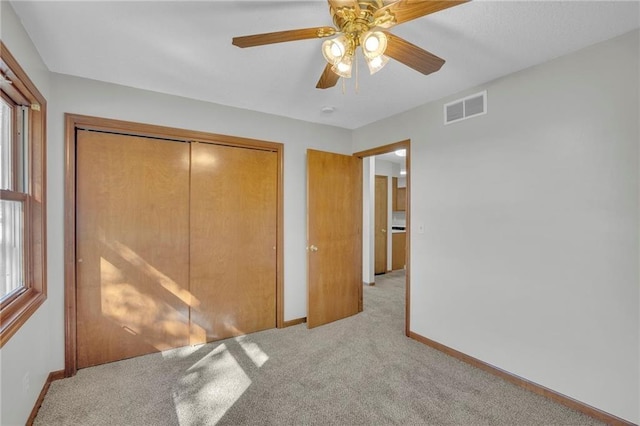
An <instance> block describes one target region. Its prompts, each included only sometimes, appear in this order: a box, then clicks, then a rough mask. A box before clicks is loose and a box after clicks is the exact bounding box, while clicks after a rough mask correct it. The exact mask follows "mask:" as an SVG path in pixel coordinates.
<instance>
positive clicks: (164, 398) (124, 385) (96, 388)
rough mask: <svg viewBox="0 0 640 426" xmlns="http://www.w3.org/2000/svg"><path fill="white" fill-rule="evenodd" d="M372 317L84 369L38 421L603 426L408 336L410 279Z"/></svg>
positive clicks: (392, 283) (386, 286)
mask: <svg viewBox="0 0 640 426" xmlns="http://www.w3.org/2000/svg"><path fill="white" fill-rule="evenodd" d="M364 306H365V311H364V312H363V313H361V314H358V315H356V316H354V317H351V318H348V319H345V320H342V321H338V322H335V323H332V324H329V325H326V326H323V327H319V328H316V329H313V330H308V329H307V328H306V325H304V324H303V325H298V326H295V327H289V328H286V329H282V330H269V331H265V332H260V333H254V334H251V335H248V336H244V337H242V338H235V339H227V340H224V341H220V342H215V343H210V344H207V345H202V346H198V347H189V348H182V349H176V350H172V351H168V352H164V353H162V354H153V355H147V356H143V357H138V358H134V359H130V360H125V361H120V362H115V363H111V364H106V365H102V366H98V367H93V368H87V369H83V370H80V371H79V372H78V374H77V375H76V376H75V377H72V378H69V379H64V380H60V381H57V382H54V383H52V385H51V388H50V389H49V393H48V394H47V396H46V398H45V400H44V403H43V405H42V407H41V409H40V412H39V414H38V417H37V418H36V422H35V423H36V424H37V425H207V424H230V425H240V424H268V425H292V424H296V425H298V424H322V425H331V424H333V425H354V424H367V425H381V424H411V425H417V424H432V425H450V424H451V425H453V424H455V425H483V424H486V425H498V424H500V425H527V424H529V425H552V424H556V425H595V424H599V423H598V422H597V421H595V420H593V419H591V418H589V417H587V416H584V415H583V414H580V413H578V412H575V411H573V410H570V409H568V408H566V407H564V406H561V405H558V404H555V403H553V402H551V401H549V400H547V399H545V398H542V397H540V396H538V395H535V394H532V393H530V392H527V391H525V390H522V389H520V388H518V387H516V386H513V385H511V384H509V383H507V382H504V381H503V380H501V379H499V378H497V377H495V376H492V375H490V374H488V373H485V372H483V371H481V370H478V369H475V368H473V367H470V366H468V365H466V364H464V363H462V362H459V361H457V360H455V359H453V358H450V357H448V356H446V355H444V354H442V353H440V352H438V351H435V350H433V349H430V348H428V347H426V346H424V345H422V344H421V343H418V342H416V341H414V340H411V339H408V338H407V337H405V336H404V334H403V329H404V318H403V312H404V274H403V273H402V272H394V273H391V274H387V275H385V276H378V277H376V285H375V286H374V287H365V289H364Z"/></svg>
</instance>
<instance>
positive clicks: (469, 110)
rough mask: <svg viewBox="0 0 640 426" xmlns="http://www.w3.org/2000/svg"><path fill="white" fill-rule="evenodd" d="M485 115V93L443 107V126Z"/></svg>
mask: <svg viewBox="0 0 640 426" xmlns="http://www.w3.org/2000/svg"><path fill="white" fill-rule="evenodd" d="M486 113H487V91H486V90H485V91H484V92H480V93H476V94H475V95H471V96H467V97H466V98H462V99H458V100H457V101H453V102H449V103H448V104H445V106H444V124H451V123H455V122H456V121H461V120H465V119H467V118H471V117H475V116H477V115H483V114H486Z"/></svg>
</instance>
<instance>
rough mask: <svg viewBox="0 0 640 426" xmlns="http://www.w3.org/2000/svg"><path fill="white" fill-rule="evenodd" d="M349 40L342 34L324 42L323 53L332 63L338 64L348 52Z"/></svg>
mask: <svg viewBox="0 0 640 426" xmlns="http://www.w3.org/2000/svg"><path fill="white" fill-rule="evenodd" d="M347 43H348V40H347V38H346V37H345V36H344V35H340V36H338V37H336V38H332V39H331V40H327V41H325V42H324V43H322V55H323V56H324V58H325V59H326V60H327V62H329V63H330V64H333V65H336V64H337V63H339V62H340V61H341V60H342V58H344V56H345V54H346V53H347Z"/></svg>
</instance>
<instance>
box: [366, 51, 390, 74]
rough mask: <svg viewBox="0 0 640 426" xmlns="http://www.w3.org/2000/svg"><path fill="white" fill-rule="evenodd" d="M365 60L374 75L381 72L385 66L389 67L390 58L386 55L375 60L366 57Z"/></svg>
mask: <svg viewBox="0 0 640 426" xmlns="http://www.w3.org/2000/svg"><path fill="white" fill-rule="evenodd" d="M365 59H366V60H367V66H368V67H369V73H370V74H372V75H373V74H375V73H377V72H378V71H380V70H381V69H382V68H383V67H384V66H385V65H387V62H389V58H387V57H386V56H384V55H380V56H376V57H375V58H368V57H366V56H365Z"/></svg>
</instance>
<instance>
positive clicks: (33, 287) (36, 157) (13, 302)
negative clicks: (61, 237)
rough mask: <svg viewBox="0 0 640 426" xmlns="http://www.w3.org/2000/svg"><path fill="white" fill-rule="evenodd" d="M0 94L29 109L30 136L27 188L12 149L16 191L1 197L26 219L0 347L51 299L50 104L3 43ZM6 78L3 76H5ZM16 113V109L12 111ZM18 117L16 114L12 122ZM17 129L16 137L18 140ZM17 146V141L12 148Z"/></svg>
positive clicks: (0, 326) (1, 315) (0, 316)
mask: <svg viewBox="0 0 640 426" xmlns="http://www.w3.org/2000/svg"><path fill="white" fill-rule="evenodd" d="M0 72H1V75H2V77H6V79H8V80H9V81H10V82H11V84H9V83H4V82H3V83H2V84H0V86H1V92H2V93H1V94H2V97H3V98H4V99H5V100H6V101H10V102H11V103H12V105H13V106H14V107H15V108H19V107H21V106H25V107H28V108H29V114H28V123H27V125H28V130H27V136H26V145H27V146H26V155H27V161H26V163H27V164H28V171H27V172H26V173H27V186H26V188H21V187H20V186H21V185H22V184H19V182H18V173H19V171H18V170H19V167H18V164H17V162H18V161H19V158H18V151H17V150H14V152H13V153H12V156H14V158H13V161H14V170H13V173H12V180H13V182H12V188H11V189H10V190H5V189H2V190H0V199H3V200H12V201H20V202H22V204H23V218H24V234H23V238H24V244H23V246H24V251H25V252H24V258H23V265H24V272H23V273H24V286H23V287H21V288H20V289H19V290H16V291H14V292H13V294H11V295H10V296H9V297H7V298H6V299H5V300H3V301H2V303H0V348H2V347H3V346H4V345H5V343H7V342H8V341H9V339H10V338H11V337H12V336H13V335H14V334H15V333H16V332H17V331H18V330H19V329H20V327H22V325H24V324H25V323H26V322H27V320H28V319H29V318H30V317H31V315H33V313H34V312H36V310H37V309H38V308H39V307H40V306H41V305H42V304H43V303H44V301H45V300H46V298H47V282H46V275H47V272H46V244H47V243H46V116H47V101H46V100H45V98H44V97H43V96H42V94H41V93H40V92H39V91H38V89H37V88H36V86H35V85H34V84H33V82H32V81H31V79H29V77H28V76H27V74H26V73H25V71H24V70H23V69H22V67H20V65H19V64H18V62H17V61H16V59H15V58H14V57H13V55H12V54H11V53H10V52H9V50H8V49H7V47H6V46H5V45H4V43H3V42H2V41H1V40H0ZM3 80H4V78H3ZM14 111H15V110H14ZM17 117H18V114H17V113H15V112H14V118H13V121H14V122H17ZM17 132H18V126H14V129H13V130H12V133H13V135H14V141H16V140H17ZM15 144H16V142H14V148H17V147H16V146H15Z"/></svg>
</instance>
